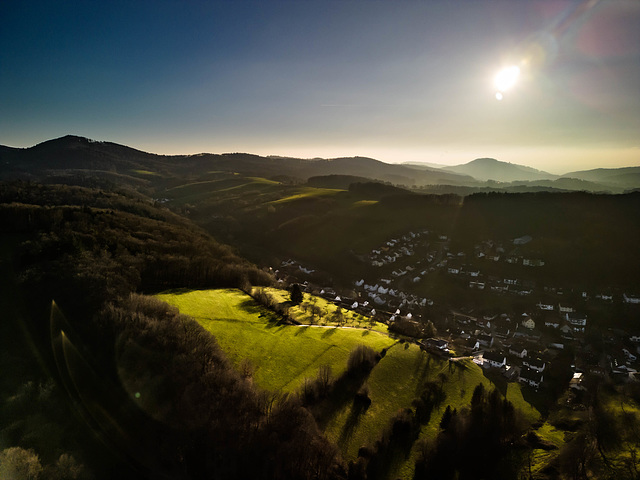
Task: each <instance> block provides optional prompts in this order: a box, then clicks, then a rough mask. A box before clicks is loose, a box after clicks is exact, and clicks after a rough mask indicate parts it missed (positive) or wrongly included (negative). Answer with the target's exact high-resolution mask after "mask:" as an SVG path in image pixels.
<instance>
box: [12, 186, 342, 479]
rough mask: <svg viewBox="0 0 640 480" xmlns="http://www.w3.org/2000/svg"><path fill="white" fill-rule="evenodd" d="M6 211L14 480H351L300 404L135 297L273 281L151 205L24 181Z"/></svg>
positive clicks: (190, 325) (169, 312) (164, 310)
mask: <svg viewBox="0 0 640 480" xmlns="http://www.w3.org/2000/svg"><path fill="white" fill-rule="evenodd" d="M0 198H1V202H2V203H1V204H0V217H1V220H2V221H1V222H0V224H1V225H2V227H1V228H2V233H3V240H4V241H3V269H2V272H3V273H2V282H3V292H2V306H3V311H4V312H5V315H4V316H3V318H2V333H3V335H2V356H1V357H0V361H1V362H2V367H1V368H2V371H3V372H6V373H5V375H3V382H2V387H3V388H2V398H1V399H0V400H1V401H2V402H3V405H4V408H3V409H2V411H1V413H0V440H1V443H0V445H2V446H3V448H4V446H5V445H6V446H8V447H11V448H8V449H5V450H4V451H3V452H2V455H3V457H2V465H3V466H2V468H3V469H4V470H3V475H5V474H6V475H9V476H10V477H9V478H13V477H11V475H15V474H16V473H15V472H19V471H23V470H24V469H31V470H29V471H32V472H35V473H33V475H32V477H29V478H36V477H37V478H114V477H118V478H140V476H144V477H151V478H158V477H167V476H168V477H171V478H203V477H214V478H249V477H251V478H329V477H332V478H333V477H336V476H337V477H340V476H341V473H340V472H342V471H343V469H342V467H341V463H340V459H339V455H338V454H337V451H336V449H335V447H333V446H332V445H331V444H330V443H329V442H327V441H326V440H325V439H324V437H322V435H321V434H320V433H319V432H318V430H317V427H316V426H315V422H314V421H313V419H312V417H311V416H310V415H309V414H308V412H306V410H304V409H302V408H301V407H300V405H299V404H298V403H296V402H295V401H294V400H287V399H286V398H284V399H282V401H279V402H275V401H274V399H273V398H269V397H267V396H265V394H264V393H262V392H260V391H259V390H256V389H255V388H254V387H253V386H252V385H251V384H250V383H249V382H248V381H247V380H246V379H243V378H242V377H241V376H240V375H239V373H237V372H236V371H235V370H234V369H233V368H232V367H231V366H230V364H229V363H228V361H227V360H226V358H225V356H224V354H223V353H222V352H221V351H220V350H219V348H218V347H217V344H216V342H215V340H214V339H213V337H211V336H210V335H209V334H208V333H206V332H205V331H204V330H202V328H201V327H199V326H198V325H197V324H196V323H195V322H193V320H191V319H189V318H187V317H182V316H179V315H178V313H177V311H175V310H174V309H170V308H168V306H166V305H165V304H162V303H160V302H157V301H154V300H148V299H146V298H145V297H141V296H136V295H134V296H130V295H132V294H133V292H136V291H138V292H148V291H156V290H158V289H167V288H173V287H184V286H185V285H191V286H201V287H211V286H227V287H231V286H235V287H243V288H248V287H249V286H250V285H251V284H268V283H269V281H270V278H269V276H268V275H266V274H265V273H263V272H262V271H260V270H258V269H257V268H256V267H255V266H253V265H251V264H250V263H248V262H246V261H244V260H242V259H241V258H239V257H237V256H236V255H235V254H234V253H232V252H231V250H230V249H229V248H228V247H225V246H222V245H220V244H218V243H216V242H215V241H214V240H212V239H211V237H209V236H208V235H207V234H205V233H203V232H202V231H201V230H199V229H198V228H197V227H194V226H192V225H191V224H189V222H187V221H185V220H183V219H180V218H179V217H176V216H175V215H174V214H172V213H170V212H169V211H167V210H166V209H161V208H157V207H154V206H153V203H152V202H151V201H149V200H148V199H144V198H143V197H141V196H138V195H132V194H127V193H123V192H121V193H115V192H105V191H100V190H91V189H86V188H80V187H66V186H42V185H34V184H26V183H13V184H4V185H2V189H1V190H0ZM52 301H55V305H54V306H53V307H52ZM123 385H139V388H138V389H137V390H136V391H129V390H126V389H125V388H124V386H123ZM140 391H142V392H143V393H144V395H145V396H144V397H142V398H140V393H139V392H140ZM151 394H153V395H151ZM137 400H140V402H142V404H144V405H145V407H146V408H141V404H140V402H138V403H136V402H137ZM148 402H154V403H152V404H149V403H148ZM309 445H313V448H304V449H302V448H301V447H302V446H309ZM274 459H275V461H274ZM20 469H23V470H20ZM25 471H26V470H25ZM12 472H13V473H12ZM74 472H75V473H74ZM3 478H4V477H3ZM25 478H26V477H25Z"/></svg>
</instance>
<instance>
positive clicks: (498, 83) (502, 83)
mask: <svg viewBox="0 0 640 480" xmlns="http://www.w3.org/2000/svg"><path fill="white" fill-rule="evenodd" d="M519 76H520V68H519V67H517V66H515V65H512V66H510V67H506V68H503V69H502V70H500V71H499V72H498V73H497V74H496V76H495V77H494V78H493V84H494V85H495V87H496V88H497V89H498V91H497V92H496V99H498V100H502V99H503V97H504V96H503V92H505V91H506V90H509V89H510V88H511V87H513V86H514V85H515V84H516V82H517V81H518V77H519Z"/></svg>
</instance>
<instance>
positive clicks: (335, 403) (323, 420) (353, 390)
mask: <svg viewBox="0 0 640 480" xmlns="http://www.w3.org/2000/svg"><path fill="white" fill-rule="evenodd" d="M370 373H371V372H370V371H369V372H355V373H349V372H348V371H347V372H344V373H343V374H342V375H341V376H340V377H338V378H337V379H336V381H335V383H334V384H333V387H332V389H331V392H330V393H329V394H328V395H327V397H326V398H324V399H323V400H322V401H321V402H319V403H318V404H316V405H314V406H313V407H312V408H311V410H312V412H313V415H314V417H315V418H316V422H317V423H318V426H319V427H320V429H322V430H324V429H325V428H326V427H327V425H328V424H329V422H330V421H331V419H333V418H334V417H335V416H336V415H337V414H338V413H339V412H340V411H342V410H343V409H344V408H345V407H346V406H347V405H348V404H349V403H350V402H353V401H354V399H355V396H356V394H357V393H358V390H360V387H362V385H363V384H364V382H365V381H366V380H367V378H369V375H370ZM356 413H357V415H356ZM362 413H364V412H358V411H356V412H354V411H353V408H352V412H351V414H353V415H354V416H355V417H354V418H351V414H350V418H351V422H352V428H351V434H352V433H353V430H354V429H355V427H356V426H357V424H358V422H359V419H358V418H357V417H359V415H361V414H362ZM356 420H357V421H356ZM341 436H342V435H341Z"/></svg>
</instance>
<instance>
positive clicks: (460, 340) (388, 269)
mask: <svg viewBox="0 0 640 480" xmlns="http://www.w3.org/2000/svg"><path fill="white" fill-rule="evenodd" d="M532 240H533V239H532V237H531V236H528V235H525V236H522V237H519V238H515V239H509V240H484V241H482V242H480V243H478V244H476V245H474V246H473V251H452V247H451V245H452V242H451V239H450V238H449V236H448V235H446V234H442V233H439V232H434V231H430V230H421V231H416V232H413V231H412V232H407V233H406V234H404V235H402V236H398V237H396V238H391V239H389V240H387V241H386V242H385V243H384V244H382V245H380V246H379V247H377V248H374V249H373V250H372V251H371V252H370V253H369V254H368V255H365V256H362V257H361V258H362V261H363V262H366V263H368V265H369V266H370V267H371V268H370V269H369V271H370V272H372V275H371V278H369V277H367V278H366V279H365V278H359V279H357V280H353V288H352V289H342V290H339V289H336V288H335V287H333V286H326V285H325V286H322V285H316V284H314V283H313V282H312V281H309V280H307V279H306V278H309V277H310V276H312V275H313V273H314V269H312V268H309V267H305V266H303V265H302V264H300V263H299V262H297V261H295V260H287V261H285V262H283V263H282V264H281V265H280V268H279V269H278V270H276V271H275V273H276V278H278V279H279V282H281V283H285V284H290V283H300V284H301V285H303V286H304V288H305V289H306V291H307V292H309V293H313V294H316V295H319V296H322V297H323V298H325V299H326V300H329V301H331V302H333V303H334V304H336V305H338V306H340V307H341V308H345V309H350V310H353V311H356V312H358V313H361V314H362V315H366V316H369V317H372V318H375V319H376V320H377V321H382V322H384V323H386V324H388V325H389V326H390V330H391V327H392V326H394V325H403V327H404V328H403V329H402V331H411V332H418V333H417V334H416V333H413V334H412V336H413V337H414V341H416V342H417V343H419V344H420V345H421V346H422V347H423V348H424V349H426V350H428V351H430V352H432V353H435V354H438V355H442V356H447V357H450V358H456V357H463V356H466V357H473V360H474V362H475V363H477V364H479V365H481V366H482V367H483V368H485V369H487V370H488V371H489V370H491V371H492V372H493V374H496V373H497V372H499V373H500V374H502V375H504V377H506V378H507V380H509V381H519V382H520V383H522V384H524V385H527V386H528V387H530V388H533V389H536V390H537V389H540V388H544V387H545V385H546V382H545V376H547V378H549V375H548V372H549V371H550V368H551V367H552V366H553V365H554V362H556V361H558V360H557V359H558V358H562V361H563V362H566V361H567V356H568V355H569V359H570V361H569V365H567V366H566V367H568V368H570V369H571V372H572V378H571V380H570V385H569V386H570V387H571V388H573V389H578V390H579V389H583V388H584V385H583V382H582V380H583V378H585V377H584V374H586V373H588V374H592V375H598V376H607V377H609V378H612V379H614V380H616V381H620V382H633V381H640V374H639V373H638V371H639V370H640V362H638V357H640V329H638V330H635V329H631V328H621V327H620V326H617V327H608V326H604V325H603V324H602V322H599V321H598V318H594V317H593V315H592V318H590V315H589V314H588V312H592V311H595V312H601V311H603V310H604V311H607V310H611V311H613V310H616V311H617V310H620V307H622V308H623V310H624V309H626V310H627V311H631V312H632V314H633V317H634V318H637V317H638V313H639V312H640V298H639V297H638V296H637V295H636V294H635V292H633V293H632V292H613V291H610V290H606V291H595V292H587V291H579V292H571V293H572V294H571V295H569V294H568V293H569V292H566V293H565V288H564V287H563V286H562V285H541V284H540V282H539V281H536V280H535V278H532V277H533V276H528V275H526V272H527V271H532V270H534V269H540V268H544V266H545V260H544V255H543V254H542V253H541V252H536V251H534V250H531V249H529V248H528V246H529V244H530V243H531V242H532ZM512 267H518V268H517V269H516V268H512ZM486 272H490V273H486ZM502 272H509V273H507V274H503V275H499V273H502ZM515 272H520V273H522V272H525V274H523V275H520V274H516V273H515ZM434 277H435V278H437V279H438V280H439V281H442V280H443V279H444V280H445V281H447V282H452V284H455V285H457V286H458V287H460V286H464V288H466V289H467V291H469V292H475V295H486V296H487V301H486V303H487V304H489V305H491V304H495V305H500V306H502V311H501V310H500V307H496V308H489V309H487V308H485V309H477V311H476V310H475V309H473V308H469V306H468V305H465V304H464V302H462V301H461V302H460V304H459V305H455V304H452V303H451V302H446V303H442V301H441V299H439V298H437V297H436V296H431V295H425V293H429V289H428V288H424V284H425V281H426V280H427V279H428V278H434ZM421 287H422V288H421ZM492 299H499V300H500V301H492ZM511 305H515V306H516V308H514V307H512V306H511ZM596 316H597V314H596ZM427 321H431V322H433V324H434V325H435V327H436V328H437V335H436V336H435V337H431V338H424V337H425V332H427V331H428V330H427V329H425V323H426V322H427ZM408 326H410V327H412V328H407V327H408ZM398 330H400V329H398V328H397V329H396V331H398Z"/></svg>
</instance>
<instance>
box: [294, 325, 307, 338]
mask: <svg viewBox="0 0 640 480" xmlns="http://www.w3.org/2000/svg"><path fill="white" fill-rule="evenodd" d="M308 329H309V327H298V328H296V333H294V335H295V336H296V337H297V336H298V335H301V334H303V333H305V332H306V331H307V330H308Z"/></svg>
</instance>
